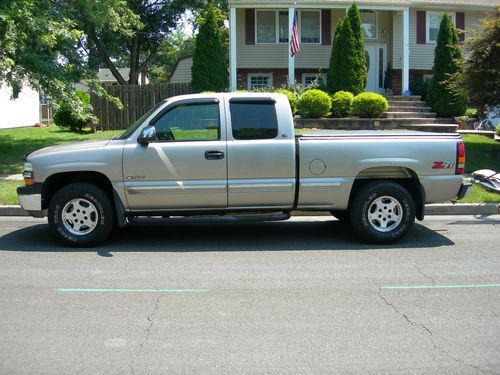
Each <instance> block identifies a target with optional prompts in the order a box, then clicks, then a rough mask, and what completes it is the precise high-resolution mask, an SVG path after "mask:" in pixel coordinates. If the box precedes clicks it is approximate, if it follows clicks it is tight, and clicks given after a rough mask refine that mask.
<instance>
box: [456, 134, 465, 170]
mask: <svg viewBox="0 0 500 375" xmlns="http://www.w3.org/2000/svg"><path fill="white" fill-rule="evenodd" d="M456 165H457V166H456V168H455V174H462V173H464V171H465V144H464V143H463V142H462V141H460V142H458V143H457V163H456Z"/></svg>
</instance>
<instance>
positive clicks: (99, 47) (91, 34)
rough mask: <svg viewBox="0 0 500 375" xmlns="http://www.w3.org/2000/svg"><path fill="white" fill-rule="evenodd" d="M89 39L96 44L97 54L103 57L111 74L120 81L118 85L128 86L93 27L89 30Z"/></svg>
mask: <svg viewBox="0 0 500 375" xmlns="http://www.w3.org/2000/svg"><path fill="white" fill-rule="evenodd" d="M89 38H90V39H91V40H92V41H93V42H94V44H95V47H96V49H97V52H98V53H99V55H100V56H101V58H102V60H103V61H104V63H105V64H106V66H107V67H108V69H109V70H110V71H111V73H112V74H113V76H114V77H115V78H116V80H117V81H118V83H119V84H120V85H126V84H127V82H126V81H125V80H124V79H123V77H122V75H121V74H120V72H119V71H118V69H116V66H115V64H113V62H112V61H111V59H110V57H109V55H108V54H107V53H106V51H105V49H104V48H103V46H102V44H101V42H100V40H99V38H98V37H97V34H96V32H95V30H94V28H93V27H90V29H89Z"/></svg>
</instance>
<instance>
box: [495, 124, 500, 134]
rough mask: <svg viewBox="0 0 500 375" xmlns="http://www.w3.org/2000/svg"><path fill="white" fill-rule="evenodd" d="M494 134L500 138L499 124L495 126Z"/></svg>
mask: <svg viewBox="0 0 500 375" xmlns="http://www.w3.org/2000/svg"><path fill="white" fill-rule="evenodd" d="M495 132H496V134H497V135H498V136H499V137H500V124H498V125H497V128H496V130H495Z"/></svg>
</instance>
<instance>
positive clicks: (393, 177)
mask: <svg viewBox="0 0 500 375" xmlns="http://www.w3.org/2000/svg"><path fill="white" fill-rule="evenodd" d="M381 173H385V176H386V177H382V176H381ZM382 180H383V181H390V182H394V183H396V184H399V185H401V186H402V187H404V188H405V189H406V190H407V191H408V193H410V195H411V196H412V198H413V201H414V202H415V210H416V216H417V219H419V220H422V219H423V218H424V203H425V196H424V193H425V192H424V189H423V187H422V186H421V184H420V181H419V179H418V176H417V174H416V173H415V172H414V171H412V170H411V169H408V168H394V167H389V168H384V167H380V168H369V169H366V170H364V171H362V172H361V173H359V174H358V175H357V176H356V179H355V180H354V184H353V186H352V189H351V194H350V195H349V206H350V205H351V201H352V199H353V198H354V197H355V196H356V194H357V193H358V192H359V191H360V190H361V189H362V188H363V187H365V186H366V185H368V184H369V183H371V182H373V181H382Z"/></svg>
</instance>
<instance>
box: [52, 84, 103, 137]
mask: <svg viewBox="0 0 500 375" xmlns="http://www.w3.org/2000/svg"><path fill="white" fill-rule="evenodd" d="M76 96H77V98H78V99H77V101H76V103H77V104H76V106H75V102H68V101H65V100H62V101H61V102H60V103H59V108H58V109H57V110H56V112H55V113H54V123H55V124H56V125H57V126H61V127H67V128H69V129H70V130H72V131H77V130H78V131H82V129H83V128H84V127H87V126H90V125H91V124H92V123H94V124H96V123H97V118H96V117H95V116H94V115H93V113H92V106H91V105H90V96H89V95H88V94H86V93H85V92H83V91H80V90H76Z"/></svg>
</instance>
